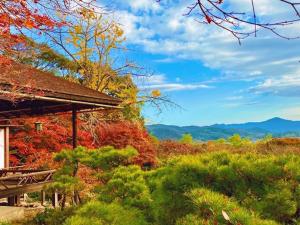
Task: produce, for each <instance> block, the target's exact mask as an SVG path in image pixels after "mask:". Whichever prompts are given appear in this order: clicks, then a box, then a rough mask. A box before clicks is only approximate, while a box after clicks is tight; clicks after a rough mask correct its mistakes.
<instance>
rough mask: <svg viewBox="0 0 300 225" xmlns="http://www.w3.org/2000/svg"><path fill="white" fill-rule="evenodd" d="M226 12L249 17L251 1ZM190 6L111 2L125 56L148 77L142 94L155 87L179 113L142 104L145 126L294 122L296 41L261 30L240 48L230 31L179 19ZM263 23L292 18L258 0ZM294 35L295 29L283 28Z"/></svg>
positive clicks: (298, 88)
mask: <svg viewBox="0 0 300 225" xmlns="http://www.w3.org/2000/svg"><path fill="white" fill-rule="evenodd" d="M225 3H226V5H225V7H231V9H232V10H233V11H234V10H238V11H245V12H251V4H250V3H251V1H250V0H227V1H226V0H225ZM188 5H189V1H179V0H165V1H162V3H160V4H159V3H156V1H155V0H114V2H113V3H111V1H110V6H113V7H114V11H115V13H114V16H115V17H116V19H118V21H119V22H120V24H121V25H122V26H123V28H124V31H125V34H126V37H127V47H128V49H130V51H129V52H128V57H129V58H131V59H132V60H134V61H136V62H137V63H139V64H140V65H142V66H143V67H145V68H147V69H149V70H151V71H153V73H154V75H153V76H152V77H151V79H150V80H149V81H148V82H147V83H146V84H145V83H143V84H139V85H140V88H143V89H160V90H161V91H162V93H163V94H164V95H167V96H168V97H169V98H170V99H171V100H172V101H174V102H175V103H177V104H178V105H180V106H181V107H182V108H176V107H175V108H174V107H167V108H166V109H165V108H164V110H163V112H162V113H160V114H158V113H157V111H156V110H155V108H152V107H148V106H147V107H146V108H145V110H144V116H145V118H146V119H147V122H148V123H164V124H174V125H207V124H214V123H237V122H244V121H261V120H265V119H269V118H272V117H275V116H279V117H284V118H289V119H299V120H300V101H299V100H300V98H299V97H300V63H299V60H300V40H285V39H281V38H279V37H276V36H274V35H272V34H271V33H268V32H264V31H261V32H259V33H258V36H257V37H249V38H248V39H246V40H244V41H242V45H239V44H238V42H237V40H236V39H234V38H233V37H232V36H231V35H230V34H229V33H227V32H225V31H222V30H220V29H217V28H216V27H214V26H212V25H205V24H200V23H197V22H196V21H195V18H194V17H184V16H183V14H184V13H185V12H186V11H187V9H186V6H188ZM256 11H257V14H258V15H259V16H260V19H261V20H264V21H274V20H275V19H280V18H292V17H293V16H294V14H295V13H294V11H293V10H292V9H290V8H289V7H287V6H285V5H283V4H282V3H280V1H275V0H257V1H256ZM282 29H284V30H281V32H284V33H285V34H287V35H290V36H297V35H298V34H299V35H300V26H299V24H294V25H292V26H289V27H285V28H282Z"/></svg>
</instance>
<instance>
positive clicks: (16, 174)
mask: <svg viewBox="0 0 300 225" xmlns="http://www.w3.org/2000/svg"><path fill="white" fill-rule="evenodd" d="M54 173H55V170H48V171H41V170H23V169H20V170H19V169H7V170H0V198H9V197H13V196H18V195H22V194H25V193H31V192H37V191H41V190H42V189H43V188H44V186H45V185H46V184H49V183H51V182H52V177H53V174H54Z"/></svg>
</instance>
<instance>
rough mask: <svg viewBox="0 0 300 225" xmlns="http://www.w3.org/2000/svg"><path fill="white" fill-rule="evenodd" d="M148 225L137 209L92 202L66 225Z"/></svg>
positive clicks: (68, 220)
mask: <svg viewBox="0 0 300 225" xmlns="http://www.w3.org/2000/svg"><path fill="white" fill-rule="evenodd" d="M87 224H90V225H110V224H111V225H146V224H147V222H146V221H145V219H144V217H143V215H142V214H141V213H140V212H139V211H138V210H136V209H133V208H124V207H122V206H121V205H119V204H117V203H111V204H107V203H103V202H100V201H92V202H89V203H87V204H86V205H84V206H83V207H81V208H80V209H79V210H78V211H77V212H76V213H75V215H74V216H72V217H71V218H69V219H67V221H66V222H65V223H64V225H87Z"/></svg>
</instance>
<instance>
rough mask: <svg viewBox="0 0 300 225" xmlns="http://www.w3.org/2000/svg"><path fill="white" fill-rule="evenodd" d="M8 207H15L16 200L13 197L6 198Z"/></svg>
mask: <svg viewBox="0 0 300 225" xmlns="http://www.w3.org/2000/svg"><path fill="white" fill-rule="evenodd" d="M7 204H8V206H15V205H16V198H15V196H10V197H8V198H7Z"/></svg>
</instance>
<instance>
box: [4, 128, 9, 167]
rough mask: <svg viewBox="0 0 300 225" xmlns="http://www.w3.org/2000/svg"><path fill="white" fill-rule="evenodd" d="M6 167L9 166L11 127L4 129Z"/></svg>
mask: <svg viewBox="0 0 300 225" xmlns="http://www.w3.org/2000/svg"><path fill="white" fill-rule="evenodd" d="M4 152H5V168H7V169H8V168H9V127H6V128H5V130H4Z"/></svg>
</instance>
